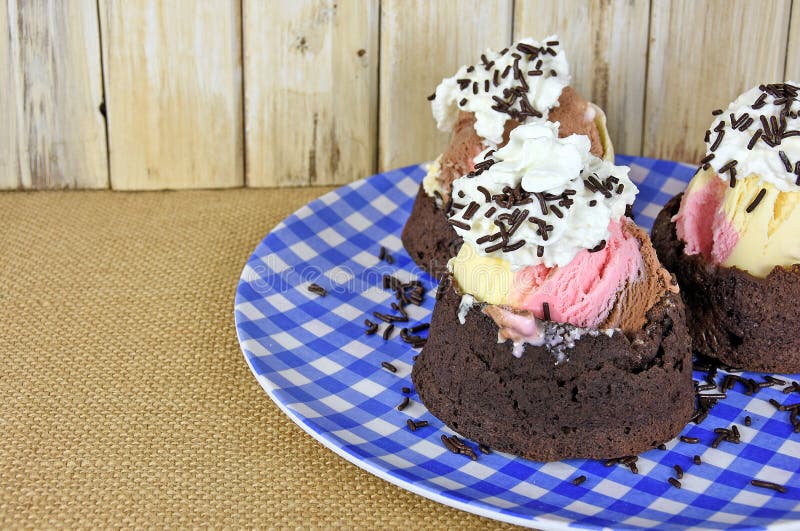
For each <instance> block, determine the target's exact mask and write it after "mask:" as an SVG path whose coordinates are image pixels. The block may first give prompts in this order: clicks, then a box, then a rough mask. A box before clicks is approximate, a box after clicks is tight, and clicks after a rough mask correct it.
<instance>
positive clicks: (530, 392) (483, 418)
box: [411, 287, 695, 461]
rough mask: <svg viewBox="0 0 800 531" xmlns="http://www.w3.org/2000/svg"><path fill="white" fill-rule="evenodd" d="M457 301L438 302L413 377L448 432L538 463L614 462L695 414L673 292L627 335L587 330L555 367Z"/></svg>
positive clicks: (540, 351)
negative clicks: (516, 346)
mask: <svg viewBox="0 0 800 531" xmlns="http://www.w3.org/2000/svg"><path fill="white" fill-rule="evenodd" d="M460 301H461V298H460V295H459V294H458V293H457V292H456V290H455V288H452V287H450V288H447V289H446V291H445V293H444V295H443V297H442V298H441V300H439V301H438V302H437V303H436V307H435V308H434V310H433V317H432V320H431V328H430V334H429V336H428V337H429V339H428V343H427V344H426V346H425V348H424V349H423V351H422V353H421V354H420V355H419V357H418V359H417V361H416V362H415V364H414V369H413V371H412V375H411V377H412V379H413V381H414V385H415V387H416V390H417V393H418V394H419V396H420V398H421V400H422V402H423V403H424V404H425V406H426V407H427V408H428V410H430V412H431V413H433V414H434V415H435V416H436V417H438V418H439V419H441V420H442V421H443V422H445V424H447V425H448V426H450V427H451V428H452V429H453V430H455V431H457V432H458V433H460V434H462V435H464V436H465V437H468V438H470V439H472V440H474V441H477V442H480V443H483V444H486V445H488V446H490V447H491V448H494V449H496V450H500V451H504V452H510V453H513V454H517V455H521V456H523V457H526V458H529V459H534V460H537V461H555V460H560V459H565V458H578V457H581V458H595V459H603V458H613V457H620V456H626V455H634V454H638V453H640V452H643V451H645V450H649V449H651V448H653V447H655V446H657V445H658V444H660V443H662V442H664V441H667V440H669V439H672V438H673V437H675V436H676V435H677V434H678V433H680V431H681V430H682V429H683V427H684V426H685V425H686V423H687V422H688V420H689V418H690V417H691V415H692V413H693V411H694V402H695V399H694V387H693V385H692V375H691V368H692V360H691V349H690V347H689V337H688V334H687V331H686V324H685V321H684V314H683V303H682V302H681V300H680V297H678V296H677V295H674V294H672V293H669V294H668V295H666V296H665V297H664V298H663V299H662V300H661V301H660V302H658V303H657V304H656V305H655V306H654V307H653V308H651V309H650V311H649V312H648V314H647V318H648V322H647V324H645V326H644V327H643V328H642V330H641V331H638V332H636V333H635V334H633V335H631V336H626V335H624V334H622V333H619V332H615V333H614V334H613V335H612V336H611V337H608V336H607V335H605V334H600V335H597V336H590V335H584V336H583V337H582V338H581V339H580V340H578V341H577V342H576V344H575V347H573V348H572V349H569V350H567V351H566V353H567V355H568V356H569V358H568V360H566V361H563V362H561V363H559V364H556V363H555V361H556V357H555V354H554V353H552V352H550V351H549V350H547V349H546V348H545V347H534V346H532V345H526V346H525V350H524V352H523V354H522V357H520V358H517V357H515V356H514V355H513V354H512V352H511V349H512V345H511V342H506V343H497V325H496V324H495V323H494V321H493V320H492V319H491V318H490V317H489V316H487V315H486V314H484V313H483V312H482V311H481V308H480V306H478V305H474V306H473V307H472V308H471V309H470V311H469V312H468V313H467V316H466V324H465V325H461V324H460V323H459V322H458V316H457V314H458V308H459V304H460Z"/></svg>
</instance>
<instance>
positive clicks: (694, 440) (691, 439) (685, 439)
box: [680, 435, 700, 444]
mask: <svg viewBox="0 0 800 531" xmlns="http://www.w3.org/2000/svg"><path fill="white" fill-rule="evenodd" d="M680 439H681V442H685V443H687V444H697V443H699V442H700V439H698V438H697V437H687V436H686V435H681V438H680Z"/></svg>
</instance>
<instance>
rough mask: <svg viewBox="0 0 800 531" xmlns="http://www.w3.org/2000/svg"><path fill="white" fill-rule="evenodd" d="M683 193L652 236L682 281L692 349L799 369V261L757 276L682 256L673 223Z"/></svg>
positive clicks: (740, 363) (753, 367)
mask: <svg viewBox="0 0 800 531" xmlns="http://www.w3.org/2000/svg"><path fill="white" fill-rule="evenodd" d="M682 195H683V194H679V195H677V196H675V197H673V198H672V199H670V201H669V202H668V203H667V204H666V205H665V206H664V208H663V210H661V212H660V213H659V214H658V216H657V217H656V220H655V223H654V224H653V238H652V239H653V246H654V247H655V249H656V253H657V254H658V258H659V260H661V263H662V264H664V267H666V268H667V269H669V270H670V271H671V272H672V273H674V274H675V276H676V277H677V279H678V283H679V284H680V287H681V294H682V295H683V299H684V302H685V303H686V312H687V315H688V316H689V319H688V323H689V333H690V335H691V336H692V344H693V346H694V348H695V350H697V352H699V353H700V354H703V355H705V356H709V357H712V358H716V359H718V360H720V361H722V362H723V363H725V364H727V365H730V366H733V367H741V368H742V369H747V370H749V371H757V372H779V373H796V372H800V334H798V330H800V314H798V312H797V301H798V300H800V265H797V264H795V265H793V266H792V267H791V268H783V267H775V268H773V270H772V271H771V272H770V273H769V274H768V275H767V276H766V278H758V277H754V276H753V275H751V274H750V273H748V272H747V271H743V270H741V269H738V268H736V267H724V266H718V265H716V264H713V263H710V262H708V261H707V260H706V259H705V258H704V257H703V256H702V255H699V254H698V255H687V254H684V252H683V248H684V244H683V242H682V241H680V240H679V239H678V237H677V234H676V232H675V223H673V222H672V216H674V215H675V214H676V213H677V212H678V208H679V207H680V201H681V196H682Z"/></svg>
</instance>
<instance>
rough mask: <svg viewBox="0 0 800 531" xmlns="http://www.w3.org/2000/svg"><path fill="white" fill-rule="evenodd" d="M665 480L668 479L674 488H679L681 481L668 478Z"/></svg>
mask: <svg viewBox="0 0 800 531" xmlns="http://www.w3.org/2000/svg"><path fill="white" fill-rule="evenodd" d="M667 481H669V484H670V485H672V486H673V487H675V488H676V489H679V488H681V482H680V481H678V480H677V479H675V478H669V479H668V480H667Z"/></svg>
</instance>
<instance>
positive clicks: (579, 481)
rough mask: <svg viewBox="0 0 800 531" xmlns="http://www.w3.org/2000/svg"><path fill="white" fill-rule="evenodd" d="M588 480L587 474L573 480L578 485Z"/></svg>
mask: <svg viewBox="0 0 800 531" xmlns="http://www.w3.org/2000/svg"><path fill="white" fill-rule="evenodd" d="M584 481H586V476H578V477H576V478H575V479H573V480H572V484H573V485H575V486H577V485H580V484H581V483H583V482H584Z"/></svg>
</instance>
